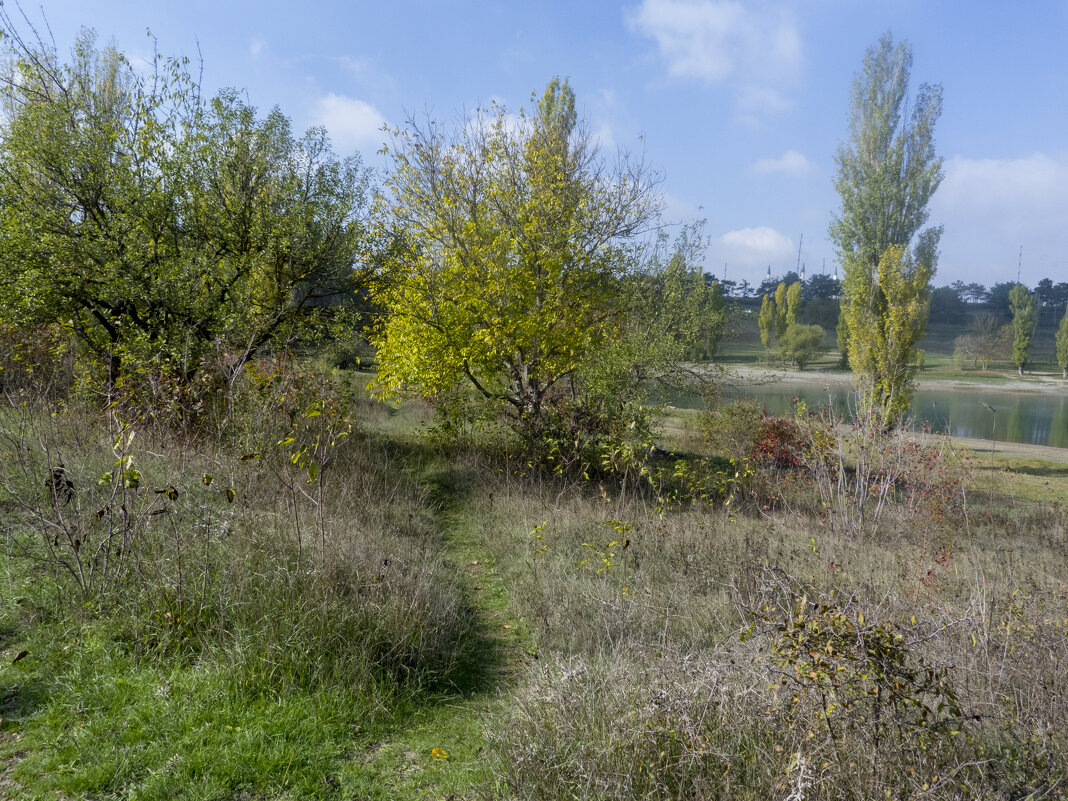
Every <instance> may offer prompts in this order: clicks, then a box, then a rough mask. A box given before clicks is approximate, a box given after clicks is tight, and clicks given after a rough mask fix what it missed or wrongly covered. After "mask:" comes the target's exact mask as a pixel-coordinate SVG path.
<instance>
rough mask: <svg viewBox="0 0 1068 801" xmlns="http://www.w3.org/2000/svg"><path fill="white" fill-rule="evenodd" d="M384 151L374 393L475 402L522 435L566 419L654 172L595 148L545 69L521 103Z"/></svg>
mask: <svg viewBox="0 0 1068 801" xmlns="http://www.w3.org/2000/svg"><path fill="white" fill-rule="evenodd" d="M532 99H533V98H532ZM387 153H388V155H389V157H391V159H392V162H393V164H392V171H391V172H390V174H389V175H388V177H387V178H386V179H385V182H384V188H385V192H384V194H383V196H382V197H381V198H380V199H379V211H380V216H379V219H380V222H381V225H382V226H383V229H384V234H385V235H386V236H387V237H388V238H389V240H390V241H391V242H392V247H390V248H388V249H387V250H388V255H387V256H386V257H385V258H384V260H383V263H382V265H381V269H380V272H379V277H378V280H377V281H376V284H375V289H374V291H373V294H374V299H375V300H376V301H377V302H378V303H379V304H380V305H381V307H382V308H383V310H384V314H383V316H382V318H381V321H380V323H379V325H378V326H377V328H376V330H375V331H374V332H373V335H372V338H373V344H374V345H375V347H376V348H377V354H378V360H379V364H380V369H379V373H378V376H377V378H376V381H375V387H376V389H377V391H378V392H379V393H380V394H382V395H386V396H397V395H404V394H407V395H415V396H420V397H424V398H428V399H431V400H434V401H444V400H446V399H456V398H457V397H460V398H463V399H466V400H467V401H474V400H477V401H480V402H481V403H482V404H483V405H484V406H488V407H489V408H490V409H491V410H493V411H494V413H500V412H503V413H504V414H505V415H506V416H507V417H508V419H509V420H510V422H511V424H512V425H513V427H514V428H515V429H516V430H518V431H519V432H520V433H521V434H522V435H524V436H526V437H530V438H537V437H539V436H541V435H542V434H543V433H544V431H545V430H546V428H547V427H548V426H550V425H551V424H552V422H553V420H557V421H558V420H559V417H560V416H561V415H574V414H576V413H577V412H576V410H575V409H574V404H575V403H576V402H577V401H578V400H579V399H580V398H581V397H582V396H583V393H584V392H586V391H587V390H588V387H587V386H586V383H585V382H584V373H585V371H586V368H587V367H589V366H590V365H591V364H593V363H594V362H596V360H597V358H598V354H600V353H608V352H609V351H610V350H611V349H610V348H607V345H608V344H609V343H611V342H614V341H618V340H619V339H620V337H621V333H622V332H623V330H624V329H625V327H626V322H627V321H626V318H627V311H628V308H629V303H628V300H627V297H626V291H627V290H626V286H627V281H626V280H624V279H625V277H626V275H627V272H628V267H629V266H630V265H632V264H633V263H634V262H635V258H634V257H635V254H636V252H637V248H638V247H639V245H638V240H639V239H640V238H641V236H642V235H643V234H644V233H645V232H647V231H649V230H650V229H651V227H652V226H653V225H654V224H655V222H656V221H657V219H658V214H659V202H660V201H659V195H658V194H657V193H656V192H655V184H656V181H655V176H654V175H652V174H651V173H650V172H649V171H648V170H647V169H646V168H645V167H644V165H643V164H642V163H641V162H640V161H637V160H634V159H631V158H629V157H628V156H627V155H626V154H622V153H621V154H620V155H619V158H618V159H617V160H616V161H615V162H613V163H611V164H610V163H609V162H608V161H607V160H606V159H604V158H603V157H602V156H601V155H600V153H599V152H598V149H597V147H596V146H595V143H594V141H593V140H592V138H591V136H590V135H589V133H588V132H587V131H586V130H585V129H584V128H583V126H582V125H581V124H580V123H579V121H578V118H577V115H576V112H575V96H574V93H573V92H572V90H571V88H570V86H569V85H568V83H567V81H560V80H558V79H557V80H553V81H552V82H551V83H550V84H549V85H548V87H547V88H546V90H545V93H544V94H543V96H542V97H541V98H540V100H538V101H537V102H536V104H535V108H534V111H533V113H532V114H529V115H528V114H527V113H525V112H523V111H520V112H519V113H518V114H516V115H513V114H510V113H509V112H508V111H507V110H506V109H505V108H504V107H502V106H498V105H493V106H491V107H490V108H489V109H482V110H479V111H478V112H476V113H475V114H474V115H473V116H471V117H470V118H469V119H467V120H465V121H463V122H462V123H461V124H460V125H458V126H457V127H455V128H445V127H442V126H441V125H439V124H438V123H436V122H434V121H432V120H428V121H426V122H423V123H417V122H416V121H414V120H410V121H409V122H408V124H407V125H406V126H405V127H403V128H400V129H397V130H395V131H393V132H392V142H391V144H390V145H389V146H388V147H387ZM602 366H603V365H602Z"/></svg>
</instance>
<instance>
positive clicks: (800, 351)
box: [779, 323, 827, 370]
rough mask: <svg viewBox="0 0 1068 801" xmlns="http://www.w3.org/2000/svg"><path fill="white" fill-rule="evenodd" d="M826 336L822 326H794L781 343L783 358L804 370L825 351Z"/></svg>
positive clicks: (789, 329)
mask: <svg viewBox="0 0 1068 801" xmlns="http://www.w3.org/2000/svg"><path fill="white" fill-rule="evenodd" d="M826 336H827V334H826V332H825V331H824V330H823V328H822V327H821V326H818V325H798V324H797V323H794V324H792V325H791V326H790V327H789V328H787V329H786V333H785V334H784V335H783V338H782V341H781V342H780V343H779V347H780V348H782V355H783V358H784V359H786V360H787V361H791V362H793V363H794V364H796V365H797V369H798V370H804V369H805V365H806V364H808V363H809V362H810V361H812V359H813V358H814V357H815V356H816V355H817V354H819V353H822V352H823V351H824V349H825V348H824V345H823V341H824V339H825V338H826Z"/></svg>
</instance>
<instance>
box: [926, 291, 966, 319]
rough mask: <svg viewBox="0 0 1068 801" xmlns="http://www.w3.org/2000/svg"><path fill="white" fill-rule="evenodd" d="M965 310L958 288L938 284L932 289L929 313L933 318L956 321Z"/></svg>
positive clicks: (961, 316) (962, 315)
mask: <svg viewBox="0 0 1068 801" xmlns="http://www.w3.org/2000/svg"><path fill="white" fill-rule="evenodd" d="M958 283H960V282H958ZM965 311H966V309H965V304H964V299H963V298H962V297H961V294H960V290H958V289H956V288H955V287H951V286H940V287H938V288H937V289H934V290H932V292H931V315H932V316H933V317H934V318H935V319H937V320H940V321H941V322H943V323H957V322H960V321H961V319H962V318H963V317H964V314H965Z"/></svg>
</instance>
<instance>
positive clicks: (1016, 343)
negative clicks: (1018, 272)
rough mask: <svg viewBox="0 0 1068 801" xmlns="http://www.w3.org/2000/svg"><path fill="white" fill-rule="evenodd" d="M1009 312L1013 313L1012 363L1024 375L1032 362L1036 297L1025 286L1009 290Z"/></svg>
mask: <svg viewBox="0 0 1068 801" xmlns="http://www.w3.org/2000/svg"><path fill="white" fill-rule="evenodd" d="M1009 310H1010V311H1011V312H1012V363H1013V364H1015V365H1016V370H1017V371H1018V372H1019V373H1020V375H1023V369H1024V367H1025V366H1026V365H1027V363H1028V362H1029V361H1031V340H1032V339H1033V338H1034V333H1035V296H1034V295H1032V294H1031V293H1030V292H1028V291H1027V287H1025V286H1024V285H1023V284H1016V285H1015V286H1014V287H1013V288H1012V289H1010V290H1009Z"/></svg>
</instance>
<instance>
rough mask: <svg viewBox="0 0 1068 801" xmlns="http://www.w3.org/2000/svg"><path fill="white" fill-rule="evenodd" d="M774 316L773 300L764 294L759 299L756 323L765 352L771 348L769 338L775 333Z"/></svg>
mask: <svg viewBox="0 0 1068 801" xmlns="http://www.w3.org/2000/svg"><path fill="white" fill-rule="evenodd" d="M775 317H776V315H775V301H774V299H772V297H771V296H770V295H767V294H766V295H764V298H763V300H761V301H760V316H759V317H758V318H757V325H758V326H760V344H761V345H763V346H764V351H765V352H767V351H769V350H770V349H771V338H772V336H773V334H774V333H775Z"/></svg>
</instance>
